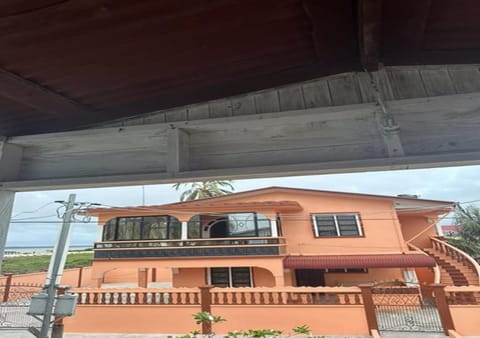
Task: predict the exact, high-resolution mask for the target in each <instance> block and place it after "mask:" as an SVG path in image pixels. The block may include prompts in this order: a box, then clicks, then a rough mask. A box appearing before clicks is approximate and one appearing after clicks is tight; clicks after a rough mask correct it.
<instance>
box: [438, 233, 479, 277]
mask: <svg viewBox="0 0 480 338" xmlns="http://www.w3.org/2000/svg"><path fill="white" fill-rule="evenodd" d="M430 239H431V241H432V245H433V248H434V249H435V250H438V251H440V252H441V253H444V254H445V255H447V256H448V257H451V258H453V259H455V260H456V261H457V262H459V263H461V264H463V265H465V266H467V267H469V268H470V269H471V270H472V271H473V272H475V273H476V275H477V280H478V284H479V285H480V264H478V262H477V261H476V260H474V259H473V258H472V257H471V256H470V255H469V254H467V253H466V252H463V251H462V250H460V249H458V248H456V247H454V246H453V245H450V244H448V243H447V242H445V241H443V240H441V239H438V238H435V237H430Z"/></svg>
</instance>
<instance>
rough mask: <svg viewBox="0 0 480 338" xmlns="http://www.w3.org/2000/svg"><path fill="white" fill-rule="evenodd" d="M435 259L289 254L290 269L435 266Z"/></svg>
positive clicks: (394, 256) (414, 255) (378, 255)
mask: <svg viewBox="0 0 480 338" xmlns="http://www.w3.org/2000/svg"><path fill="white" fill-rule="evenodd" d="M435 264H436V263H435V260H434V259H433V258H432V257H430V256H427V255H422V254H377V255H322V256H287V257H285V259H284V261H283V265H284V267H285V268H289V269H355V268H413V267H434V266H435Z"/></svg>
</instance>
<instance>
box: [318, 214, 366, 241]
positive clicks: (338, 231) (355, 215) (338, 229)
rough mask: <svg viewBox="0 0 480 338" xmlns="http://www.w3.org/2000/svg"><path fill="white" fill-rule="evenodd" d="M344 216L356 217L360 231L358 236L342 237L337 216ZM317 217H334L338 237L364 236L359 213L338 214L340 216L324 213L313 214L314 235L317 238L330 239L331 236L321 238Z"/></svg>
mask: <svg viewBox="0 0 480 338" xmlns="http://www.w3.org/2000/svg"><path fill="white" fill-rule="evenodd" d="M343 215H347V216H354V217H355V222H356V225H357V230H358V235H357V236H342V235H341V233H340V227H339V226H338V220H337V216H343ZM316 216H332V217H333V221H334V222H335V230H336V231H337V235H336V237H362V236H363V232H362V226H361V224H360V217H359V214H358V213H355V212H351V213H349V212H342V213H338V214H324V213H314V214H312V221H313V231H314V233H315V237H318V238H321V237H330V236H320V235H319V232H318V224H317V219H316ZM332 237H335V236H332Z"/></svg>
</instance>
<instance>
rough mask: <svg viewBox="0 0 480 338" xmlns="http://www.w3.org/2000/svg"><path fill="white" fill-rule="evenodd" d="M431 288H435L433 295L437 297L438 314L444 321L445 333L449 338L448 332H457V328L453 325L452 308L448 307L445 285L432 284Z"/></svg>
mask: <svg viewBox="0 0 480 338" xmlns="http://www.w3.org/2000/svg"><path fill="white" fill-rule="evenodd" d="M431 287H432V288H433V295H434V296H435V304H436V305H437V309H438V314H439V316H440V320H441V321H442V326H443V332H444V333H445V335H447V336H448V335H449V333H448V331H450V330H455V326H454V324H453V318H452V314H451V312H450V308H449V307H448V302H447V296H446V295H445V285H442V284H432V285H431Z"/></svg>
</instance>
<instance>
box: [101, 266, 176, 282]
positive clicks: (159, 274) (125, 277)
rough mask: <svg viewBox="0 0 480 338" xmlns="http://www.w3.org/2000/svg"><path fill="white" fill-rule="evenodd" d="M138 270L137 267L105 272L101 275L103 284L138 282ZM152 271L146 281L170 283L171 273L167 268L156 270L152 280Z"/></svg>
mask: <svg viewBox="0 0 480 338" xmlns="http://www.w3.org/2000/svg"><path fill="white" fill-rule="evenodd" d="M138 268H140V266H139V267H128V268H123V267H121V266H120V267H117V268H112V269H111V270H106V271H105V272H104V273H103V283H112V284H113V283H132V284H137V282H138ZM152 274H153V269H152V268H150V269H149V270H148V274H147V280H148V281H149V282H153V281H154V279H155V281H156V282H157V283H171V281H172V271H171V269H169V268H157V269H156V276H155V278H153V276H152Z"/></svg>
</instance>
